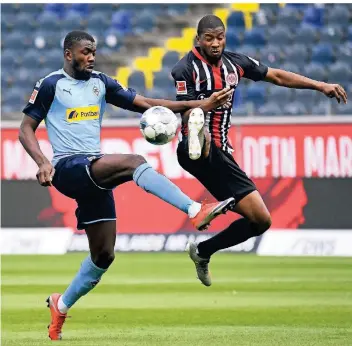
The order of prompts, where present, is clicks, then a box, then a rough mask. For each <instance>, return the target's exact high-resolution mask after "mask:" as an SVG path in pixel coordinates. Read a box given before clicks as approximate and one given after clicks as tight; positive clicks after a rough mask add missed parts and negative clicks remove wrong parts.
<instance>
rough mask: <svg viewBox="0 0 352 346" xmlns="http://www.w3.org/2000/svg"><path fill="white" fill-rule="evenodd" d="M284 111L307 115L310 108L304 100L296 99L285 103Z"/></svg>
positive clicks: (285, 112)
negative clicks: (304, 103)
mask: <svg viewBox="0 0 352 346" xmlns="http://www.w3.org/2000/svg"><path fill="white" fill-rule="evenodd" d="M282 113H283V115H305V114H307V113H308V110H307V108H306V107H305V106H304V105H303V103H302V102H299V101H295V102H291V103H289V104H287V105H285V106H284V109H283V111H282Z"/></svg>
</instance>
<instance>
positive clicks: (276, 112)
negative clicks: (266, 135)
mask: <svg viewBox="0 0 352 346" xmlns="http://www.w3.org/2000/svg"><path fill="white" fill-rule="evenodd" d="M256 114H258V115H263V116H280V115H283V114H282V108H281V107H280V106H279V105H278V104H277V102H275V101H269V102H267V103H265V104H263V105H262V106H260V107H259V108H258V110H257V112H256Z"/></svg>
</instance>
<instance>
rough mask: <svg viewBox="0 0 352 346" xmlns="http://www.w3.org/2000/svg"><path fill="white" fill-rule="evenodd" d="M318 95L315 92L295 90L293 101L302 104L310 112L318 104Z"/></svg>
mask: <svg viewBox="0 0 352 346" xmlns="http://www.w3.org/2000/svg"><path fill="white" fill-rule="evenodd" d="M318 95H319V93H318V92H317V91H315V90H309V89H297V90H295V96H294V99H295V101H297V102H302V103H303V104H304V105H305V106H306V107H307V108H308V109H309V111H310V110H311V109H313V107H314V105H315V104H316V103H317V102H318V99H319V98H318Z"/></svg>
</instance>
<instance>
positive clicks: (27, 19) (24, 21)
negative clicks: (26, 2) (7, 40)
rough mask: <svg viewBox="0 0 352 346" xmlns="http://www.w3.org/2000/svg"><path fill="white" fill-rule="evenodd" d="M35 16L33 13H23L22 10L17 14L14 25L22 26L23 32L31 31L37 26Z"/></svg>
mask: <svg viewBox="0 0 352 346" xmlns="http://www.w3.org/2000/svg"><path fill="white" fill-rule="evenodd" d="M35 22H36V21H35V17H34V15H33V14H32V13H22V12H20V13H19V14H18V15H17V16H16V20H15V22H14V23H13V25H14V26H15V27H16V28H20V30H21V32H23V33H24V32H26V33H30V32H31V31H33V30H34V28H35Z"/></svg>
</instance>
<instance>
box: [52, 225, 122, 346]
mask: <svg viewBox="0 0 352 346" xmlns="http://www.w3.org/2000/svg"><path fill="white" fill-rule="evenodd" d="M86 233H87V236H88V241H89V248H90V254H89V255H88V257H86V258H85V259H84V260H83V262H82V264H81V267H80V269H79V271H78V273H77V274H76V276H75V278H74V279H73V280H72V282H71V284H70V285H69V286H68V288H67V289H66V291H65V292H64V294H63V295H61V294H59V293H54V294H51V295H50V296H49V298H48V299H47V303H48V307H49V308H50V314H51V322H50V325H49V326H48V329H49V338H50V339H51V340H61V338H62V327H63V324H64V323H65V320H66V317H67V312H68V310H69V308H71V307H72V306H73V305H74V304H75V303H76V302H77V300H78V299H79V298H81V297H82V296H84V295H85V294H87V293H88V292H89V291H91V290H92V289H93V288H94V287H95V286H96V285H97V284H98V282H99V281H100V279H101V277H102V275H103V274H104V273H105V272H106V271H107V269H108V268H109V266H110V264H111V263H112V262H113V260H114V258H115V253H114V246H115V240H116V221H106V222H98V223H94V224H90V225H88V226H87V228H86Z"/></svg>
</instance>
